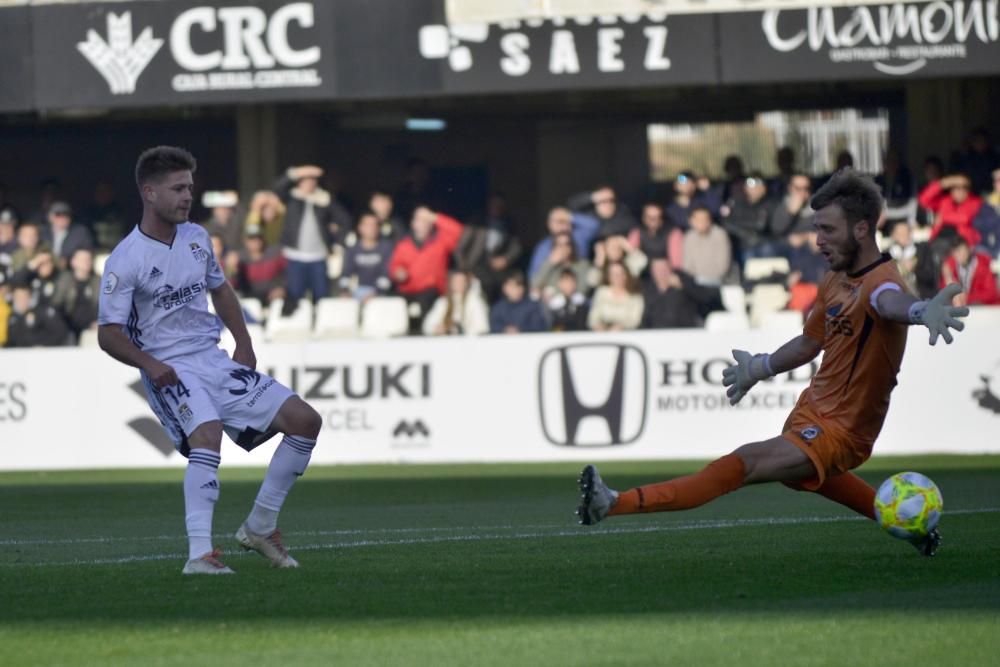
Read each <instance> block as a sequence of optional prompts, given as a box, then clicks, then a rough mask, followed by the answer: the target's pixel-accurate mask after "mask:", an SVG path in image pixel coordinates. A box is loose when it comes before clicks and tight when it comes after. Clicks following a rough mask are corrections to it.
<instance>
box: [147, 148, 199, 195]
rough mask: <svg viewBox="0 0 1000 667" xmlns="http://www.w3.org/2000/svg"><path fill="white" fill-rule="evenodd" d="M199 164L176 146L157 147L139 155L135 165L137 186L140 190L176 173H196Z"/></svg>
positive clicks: (189, 154)
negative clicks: (154, 181)
mask: <svg viewBox="0 0 1000 667" xmlns="http://www.w3.org/2000/svg"><path fill="white" fill-rule="evenodd" d="M197 168H198V162H197V161H196V160H195V159H194V156H193V155H191V153H189V152H188V151H186V150H184V149H183V148H177V147H176V146H156V147H155V148H148V149H146V150H144V151H143V152H142V154H141V155H139V160H138V162H136V164H135V184H136V185H138V186H139V187H140V188H141V187H142V186H143V185H145V184H146V183H148V182H149V181H153V180H158V179H160V178H162V177H163V176H166V175H167V174H171V173H173V172H176V171H194V170H195V169H197Z"/></svg>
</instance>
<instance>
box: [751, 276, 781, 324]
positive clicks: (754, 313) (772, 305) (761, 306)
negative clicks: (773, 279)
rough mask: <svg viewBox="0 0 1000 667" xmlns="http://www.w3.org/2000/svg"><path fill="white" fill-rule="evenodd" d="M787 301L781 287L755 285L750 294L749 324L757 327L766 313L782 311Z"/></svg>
mask: <svg viewBox="0 0 1000 667" xmlns="http://www.w3.org/2000/svg"><path fill="white" fill-rule="evenodd" d="M788 299H789V295H788V291H787V290H786V289H785V287H784V286H783V285H757V286H756V287H754V288H753V291H751V292H750V323H751V324H752V325H753V326H755V327H759V326H760V325H761V322H762V320H763V318H764V317H765V316H766V315H767V314H768V313H773V312H775V311H778V310H784V308H785V306H787V305H788Z"/></svg>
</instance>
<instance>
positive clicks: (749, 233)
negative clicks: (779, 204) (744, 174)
mask: <svg viewBox="0 0 1000 667" xmlns="http://www.w3.org/2000/svg"><path fill="white" fill-rule="evenodd" d="M773 211H774V203H773V202H772V201H771V200H770V199H768V198H767V184H766V183H764V179H763V178H761V175H760V174H759V173H756V172H755V173H753V174H751V175H750V176H749V177H748V178H746V179H744V180H743V191H742V194H741V195H738V196H736V197H733V198H732V199H730V200H729V203H728V204H727V205H726V206H725V207H724V211H723V218H722V224H723V226H724V227H725V228H726V231H728V232H729V236H730V238H731V239H732V241H733V245H734V246H735V247H736V248H737V257H739V259H740V264H741V265H742V264H743V263H745V262H746V260H748V259H750V258H752V257H773V256H774V255H775V253H776V248H775V247H774V245H773V244H772V243H770V242H769V241H768V236H767V235H768V232H769V230H770V226H771V216H772V214H773Z"/></svg>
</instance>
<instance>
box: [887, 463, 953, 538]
mask: <svg viewBox="0 0 1000 667" xmlns="http://www.w3.org/2000/svg"><path fill="white" fill-rule="evenodd" d="M943 509H944V501H943V500H942V498H941V491H940V489H938V488H937V485H936V484H935V483H934V482H932V481H931V480H930V478H928V477H927V476H926V475H921V474H920V473H919V472H901V473H897V474H895V475H893V476H892V477H890V478H889V479H887V480H885V481H884V482H882V486H880V487H878V492H877V493H876V494H875V520H876V521H878V524H879V525H880V526H882V528H884V529H885V530H887V531H888V532H889V534H890V535H892V536H894V537H898V538H900V539H902V540H912V539H919V538H921V537H923V536H924V535H926V534H927V533H929V532H930V531H932V530H934V527H935V526H937V524H938V520H939V519H940V518H941V511H942V510H943Z"/></svg>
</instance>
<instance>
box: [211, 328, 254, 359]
mask: <svg viewBox="0 0 1000 667" xmlns="http://www.w3.org/2000/svg"><path fill="white" fill-rule="evenodd" d="M247 333H249V334H250V341H251V342H252V343H253V347H254V349H255V350H256V349H257V348H258V347H259V346H260V345H261V343H263V342H264V341H265V337H264V326H263V325H262V324H247ZM219 338H220V340H219V347H221V348H222V349H223V350H225V351H226V352H228V353H229V354H230V355H232V353H233V350H235V349H236V339H235V338H233V334H232V333H230V331H229V329H226V328H225V327H223V328H222V333H221V334H220V336H219Z"/></svg>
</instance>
